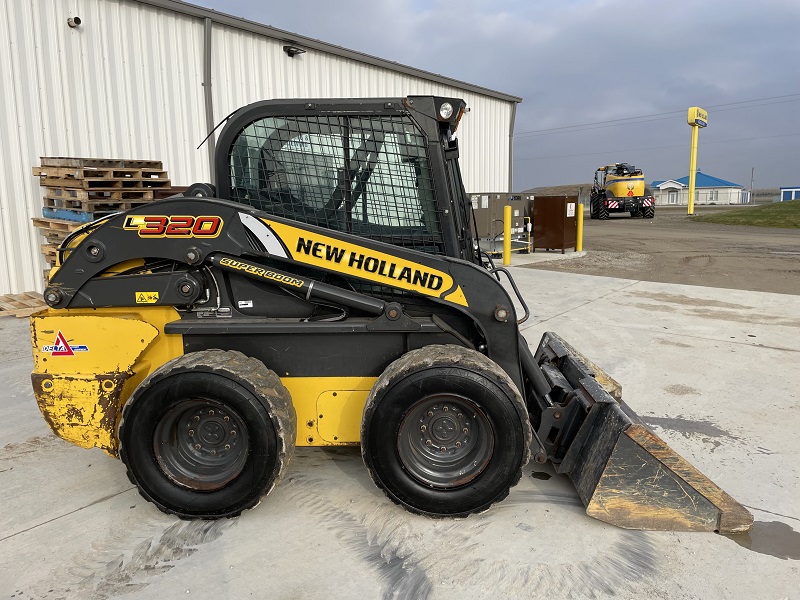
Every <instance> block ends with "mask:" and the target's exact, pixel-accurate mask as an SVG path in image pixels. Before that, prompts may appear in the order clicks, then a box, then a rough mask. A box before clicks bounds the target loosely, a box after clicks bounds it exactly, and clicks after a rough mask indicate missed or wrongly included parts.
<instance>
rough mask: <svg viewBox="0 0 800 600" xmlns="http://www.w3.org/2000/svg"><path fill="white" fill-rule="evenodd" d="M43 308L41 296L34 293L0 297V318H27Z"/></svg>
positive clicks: (45, 306)
mask: <svg viewBox="0 0 800 600" xmlns="http://www.w3.org/2000/svg"><path fill="white" fill-rule="evenodd" d="M45 308H47V305H46V304H45V303H44V299H43V298H42V295H41V294H37V293H36V292H25V293H24V294H7V295H5V296H0V317H19V318H21V317H29V316H31V315H32V314H33V313H35V312H39V311H40V310H43V309H45Z"/></svg>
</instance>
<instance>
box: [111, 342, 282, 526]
mask: <svg viewBox="0 0 800 600" xmlns="http://www.w3.org/2000/svg"><path fill="white" fill-rule="evenodd" d="M296 428H297V425H296V416H295V413H294V409H293V407H292V403H291V398H290V397H289V392H288V391H287V390H286V388H284V387H283V385H282V384H281V382H280V379H279V378H278V377H277V375H275V373H273V372H272V371H270V370H269V369H267V368H266V367H265V366H264V364H263V363H261V362H259V361H257V360H255V359H252V358H248V357H246V356H245V355H243V354H241V353H239V352H224V351H221V350H206V351H202V352H195V353H192V354H187V355H185V356H182V357H180V358H178V359H176V360H174V361H171V362H169V363H167V364H166V365H164V366H163V367H161V368H160V369H158V370H157V371H155V372H154V373H153V374H151V375H150V376H149V377H148V378H147V379H145V381H143V382H142V384H140V385H139V387H138V388H137V389H136V391H135V392H134V394H133V396H132V397H131V399H130V400H129V401H128V402H127V403H126V405H125V408H124V410H123V419H122V422H121V423H120V432H119V436H120V457H121V458H122V461H123V462H124V463H125V465H126V466H127V468H128V477H129V478H130V480H131V482H133V483H134V484H136V486H137V487H138V488H139V491H140V493H141V494H142V496H144V497H145V498H146V499H147V500H149V501H151V502H153V503H154V504H155V505H156V506H158V508H160V509H161V510H162V511H164V512H167V513H171V514H176V515H178V516H180V517H183V518H204V519H216V518H220V517H232V516H236V515H238V514H239V513H241V512H242V510H245V509H247V508H251V507H253V506H255V505H256V504H258V502H259V500H260V498H261V497H262V496H263V495H265V494H266V493H269V491H270V490H271V489H272V488H273V487H274V486H275V484H276V483H277V482H278V481H279V480H280V478H281V477H282V476H283V474H284V472H285V470H286V466H287V464H288V460H289V458H290V456H291V454H292V453H293V451H294V443H295V437H296Z"/></svg>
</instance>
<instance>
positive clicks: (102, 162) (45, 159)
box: [39, 156, 164, 171]
mask: <svg viewBox="0 0 800 600" xmlns="http://www.w3.org/2000/svg"><path fill="white" fill-rule="evenodd" d="M39 162H40V163H41V165H42V166H43V167H66V168H86V167H93V168H96V169H111V168H118V169H156V170H159V171H160V170H162V169H163V168H164V165H163V163H162V162H161V161H160V160H128V159H120V158H72V157H65V156H42V157H41V158H40V159H39Z"/></svg>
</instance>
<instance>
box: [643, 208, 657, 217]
mask: <svg viewBox="0 0 800 600" xmlns="http://www.w3.org/2000/svg"><path fill="white" fill-rule="evenodd" d="M655 216H656V207H655V206H645V207H644V210H643V211H642V217H643V218H645V219H652V218H654V217H655Z"/></svg>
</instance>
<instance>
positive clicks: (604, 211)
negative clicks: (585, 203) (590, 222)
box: [597, 202, 608, 221]
mask: <svg viewBox="0 0 800 600" xmlns="http://www.w3.org/2000/svg"><path fill="white" fill-rule="evenodd" d="M597 218H598V219H600V220H601V221H607V220H608V207H607V206H606V205H605V204H603V203H602V202H598V203H597Z"/></svg>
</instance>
